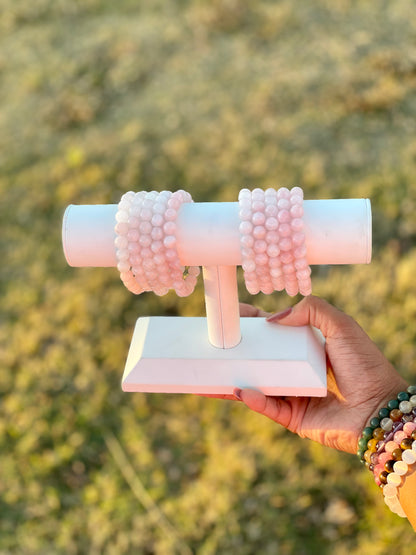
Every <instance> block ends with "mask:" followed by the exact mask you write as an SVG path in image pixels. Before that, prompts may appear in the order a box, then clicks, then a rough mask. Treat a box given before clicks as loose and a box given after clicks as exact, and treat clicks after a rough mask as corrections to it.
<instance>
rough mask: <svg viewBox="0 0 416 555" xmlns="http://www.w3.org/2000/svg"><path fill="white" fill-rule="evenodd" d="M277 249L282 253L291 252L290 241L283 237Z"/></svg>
mask: <svg viewBox="0 0 416 555" xmlns="http://www.w3.org/2000/svg"><path fill="white" fill-rule="evenodd" d="M279 247H280V250H282V251H290V250H292V241H291V239H289V238H288V237H284V238H283V239H281V240H280V241H279Z"/></svg>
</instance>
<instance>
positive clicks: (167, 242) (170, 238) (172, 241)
mask: <svg viewBox="0 0 416 555" xmlns="http://www.w3.org/2000/svg"><path fill="white" fill-rule="evenodd" d="M163 244H164V246H165V247H166V248H167V249H172V248H173V247H175V245H176V237H175V236H174V235H166V237H165V238H164V239H163ZM175 254H176V253H175Z"/></svg>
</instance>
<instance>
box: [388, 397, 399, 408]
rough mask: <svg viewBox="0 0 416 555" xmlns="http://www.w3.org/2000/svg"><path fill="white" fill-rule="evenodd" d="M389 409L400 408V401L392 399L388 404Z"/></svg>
mask: <svg viewBox="0 0 416 555" xmlns="http://www.w3.org/2000/svg"><path fill="white" fill-rule="evenodd" d="M387 408H388V409H390V410H393V409H398V408H399V401H398V400H397V399H392V400H391V401H389V402H388V403H387Z"/></svg>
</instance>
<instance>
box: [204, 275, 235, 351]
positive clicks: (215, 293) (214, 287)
mask: <svg viewBox="0 0 416 555" xmlns="http://www.w3.org/2000/svg"><path fill="white" fill-rule="evenodd" d="M202 273H203V277H204V288H205V307H206V313H207V324H208V339H209V342H210V343H211V345H213V346H214V347H218V348H219V349H229V348H231V347H235V346H236V345H238V344H239V343H240V341H241V331H240V311H239V306H238V287H237V268H236V266H204V267H203V268H202Z"/></svg>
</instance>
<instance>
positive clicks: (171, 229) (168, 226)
mask: <svg viewBox="0 0 416 555" xmlns="http://www.w3.org/2000/svg"><path fill="white" fill-rule="evenodd" d="M163 231H164V233H166V235H173V234H174V233H175V231H176V223H175V222H172V221H167V222H166V223H165V225H164V226H163Z"/></svg>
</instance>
